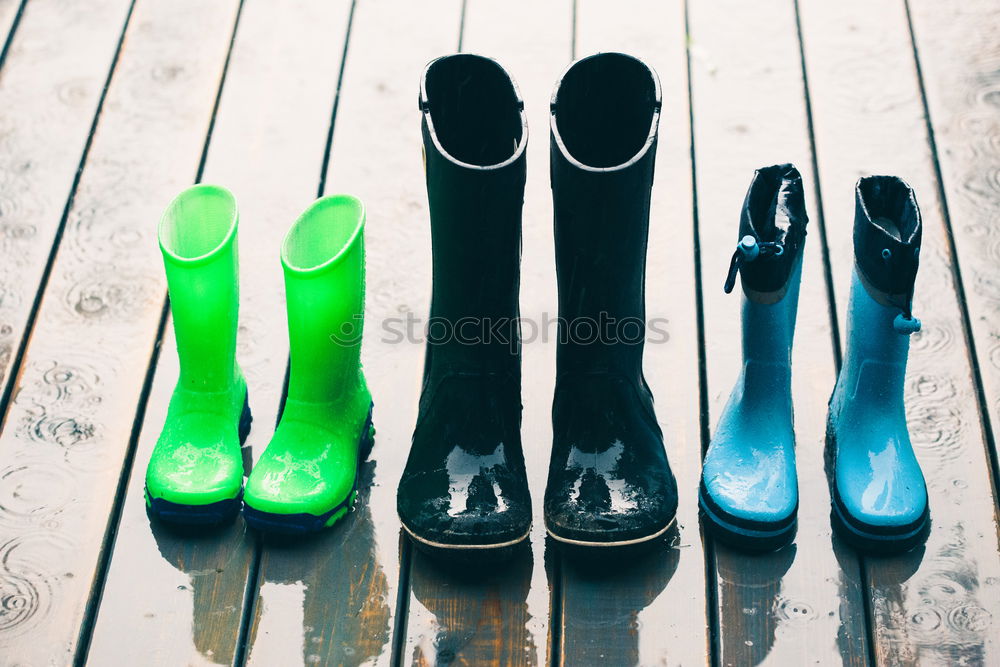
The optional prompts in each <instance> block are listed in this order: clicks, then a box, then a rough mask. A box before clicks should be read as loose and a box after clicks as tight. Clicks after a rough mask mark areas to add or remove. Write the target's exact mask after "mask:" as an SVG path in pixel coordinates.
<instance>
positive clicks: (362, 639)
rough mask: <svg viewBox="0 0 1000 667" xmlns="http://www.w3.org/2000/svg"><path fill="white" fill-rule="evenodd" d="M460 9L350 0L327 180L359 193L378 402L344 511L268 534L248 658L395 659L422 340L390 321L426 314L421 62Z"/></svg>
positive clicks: (371, 377)
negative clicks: (298, 530)
mask: <svg viewBox="0 0 1000 667" xmlns="http://www.w3.org/2000/svg"><path fill="white" fill-rule="evenodd" d="M460 15H461V6H460V3H459V2H457V1H456V0H448V1H446V2H445V1H440V0H439V1H436V2H424V3H412V2H405V1H403V0H396V1H393V2H386V1H384V0H374V1H373V0H359V1H358V2H357V3H356V6H355V9H354V17H353V19H352V27H351V36H350V43H349V46H348V50H347V60H346V62H345V70H344V78H343V82H342V85H341V90H340V100H339V103H338V106H337V116H336V125H335V129H334V133H333V144H332V147H331V154H330V162H329V166H328V170H327V175H326V181H325V188H326V192H327V193H335V192H348V193H351V194H354V195H357V196H359V197H361V199H363V200H364V201H365V203H366V206H367V213H368V222H367V227H366V232H365V233H366V253H367V266H368V269H367V290H366V315H365V318H366V332H365V342H364V347H363V350H362V360H363V363H364V368H365V374H366V376H367V379H368V384H369V386H370V387H371V390H372V395H373V397H374V401H375V412H374V421H375V427H376V430H377V433H376V442H375V449H374V452H373V454H372V457H371V462H369V463H368V464H367V465H366V466H365V468H364V475H365V480H366V481H367V482H369V483H367V484H366V485H365V491H364V492H363V494H362V496H361V498H360V499H359V502H358V505H357V508H356V510H355V511H354V512H353V513H351V514H349V515H348V516H347V517H346V518H345V519H344V520H343V521H342V522H341V523H340V524H338V525H337V526H336V527H335V528H334V529H333V530H331V531H329V532H327V533H325V534H324V535H322V536H320V537H319V538H318V539H314V540H309V541H304V542H301V543H298V544H293V545H285V546H281V545H278V544H266V545H265V549H264V552H263V556H262V559H261V563H260V587H259V590H258V591H257V601H256V605H255V609H254V615H253V617H252V619H251V623H252V624H251V628H250V637H249V641H250V645H249V647H248V650H247V654H248V659H249V662H250V663H252V664H259V665H271V664H275V662H276V658H277V657H280V658H281V664H298V663H307V664H331V665H361V664H387V663H389V662H390V660H391V654H392V650H393V643H392V641H391V639H392V632H393V627H394V625H395V624H396V623H397V622H398V623H400V624H401V623H402V622H401V621H395V620H393V619H394V618H395V616H396V609H397V596H399V595H402V596H404V599H405V596H407V595H408V592H407V591H405V590H403V591H400V590H399V572H400V564H399V550H398V544H399V521H398V518H397V516H396V484H397V483H398V481H399V476H400V474H401V473H402V469H403V464H404V462H405V460H406V455H407V452H408V451H409V446H410V436H411V433H412V429H413V423H414V420H415V418H416V405H417V398H418V393H419V387H420V369H421V364H422V360H423V347H422V346H421V345H420V344H417V343H411V342H408V341H406V340H402V341H400V340H396V336H395V335H394V334H393V332H394V331H401V330H402V329H401V323H402V322H403V318H405V317H406V315H407V313H413V315H414V316H415V317H421V318H423V317H426V312H427V300H428V295H429V293H430V236H429V232H428V228H427V207H426V196H425V194H424V178H423V171H422V167H421V160H420V131H419V114H418V113H417V110H416V101H415V100H416V95H417V87H418V81H419V76H420V72H421V70H422V68H423V66H424V63H426V62H427V61H428V60H430V59H431V58H433V57H435V56H438V55H441V54H442V53H447V52H450V51H452V50H454V49H455V47H456V45H457V43H458V35H459V21H460ZM397 320H398V321H397ZM417 330H418V331H419V328H418V329H417ZM396 631H397V632H404V631H405V625H401V627H399V628H397V630H396ZM289 633H292V634H289ZM290 636H291V637H294V638H295V639H294V642H293V643H294V644H295V645H296V648H295V649H293V650H292V651H291V653H292V654H291V655H290V654H289V651H288V648H287V647H288V644H289V637H290ZM300 638H301V646H302V648H301V650H300V649H298V645H299V643H300Z"/></svg>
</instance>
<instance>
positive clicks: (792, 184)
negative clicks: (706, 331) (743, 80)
mask: <svg viewBox="0 0 1000 667" xmlns="http://www.w3.org/2000/svg"><path fill="white" fill-rule="evenodd" d="M808 222H809V217H808V215H807V214H806V209H805V196H804V193H803V190H802V177H801V175H800V174H799V171H798V170H797V169H796V168H795V166H794V165H791V164H779V165H773V166H770V167H764V168H762V169H758V170H757V171H756V172H754V177H753V180H752V181H751V183H750V187H749V189H748V190H747V194H746V197H745V199H744V201H743V209H742V211H741V213H740V228H739V243H738V244H737V249H736V252H735V253H734V255H733V261H732V263H731V269H730V275H729V278H728V280H727V285H726V286H727V289H729V288H731V286H732V281H733V280H734V279H735V271H737V270H738V271H739V274H740V283H741V285H742V287H743V301H742V303H743V307H742V314H743V360H744V361H750V360H754V361H758V362H762V363H766V364H777V365H780V366H784V367H790V366H791V352H792V342H793V339H794V334H795V319H796V314H797V312H798V302H799V284H800V283H801V280H802V261H803V251H804V249H805V237H806V226H807V224H808Z"/></svg>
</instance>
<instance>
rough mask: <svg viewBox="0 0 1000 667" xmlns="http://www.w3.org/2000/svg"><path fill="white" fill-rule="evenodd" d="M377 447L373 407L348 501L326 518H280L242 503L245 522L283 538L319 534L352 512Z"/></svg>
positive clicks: (361, 440) (364, 428)
mask: <svg viewBox="0 0 1000 667" xmlns="http://www.w3.org/2000/svg"><path fill="white" fill-rule="evenodd" d="M374 446H375V432H374V429H373V428H372V407H369V408H368V417H367V418H366V419H365V423H364V426H362V427H361V435H360V437H359V439H358V460H357V464H356V467H355V470H354V486H353V487H352V488H351V493H350V494H348V496H347V498H346V499H345V500H344V501H343V502H341V503H338V504H337V505H336V506H335V507H333V508H332V509H330V510H328V511H326V512H324V513H323V514H320V515H316V514H308V513H304V512H303V513H298V514H279V513H276V512H265V511H263V510H258V509H254V508H253V507H251V506H250V505H249V504H248V503H247V502H246V501H245V500H244V502H243V519H244V521H246V523H247V525H248V526H249V527H251V528H253V529H255V530H258V531H260V532H262V533H270V534H280V535H308V534H310V533H318V532H320V531H322V530H324V529H326V528H329V527H330V526H332V525H334V524H335V523H337V522H338V521H339V520H340V519H342V518H343V517H344V516H345V515H346V514H347V513H348V512H349V511H351V510H352V509H354V504H355V503H356V502H357V499H358V485H359V483H360V481H361V464H362V463H364V462H365V461H366V460H367V459H368V456H369V455H370V454H371V452H372V448H373V447H374Z"/></svg>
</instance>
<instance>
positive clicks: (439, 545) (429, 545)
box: [400, 521, 531, 553]
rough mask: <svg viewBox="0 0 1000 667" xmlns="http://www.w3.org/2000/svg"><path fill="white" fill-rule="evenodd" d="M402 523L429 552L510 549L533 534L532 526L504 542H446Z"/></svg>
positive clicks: (418, 545) (409, 534)
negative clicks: (432, 538) (428, 536)
mask: <svg viewBox="0 0 1000 667" xmlns="http://www.w3.org/2000/svg"><path fill="white" fill-rule="evenodd" d="M400 525H401V526H403V530H404V531H405V532H406V534H407V536H409V538H410V539H411V540H413V542H414V543H415V544H416V546H417V547H418V548H419V549H421V550H422V551H427V552H428V553H439V552H473V551H490V550H499V549H509V548H512V547H516V546H517V545H518V544H521V543H522V542H524V541H525V540H526V539H528V536H529V535H531V528H528V530H527V531H526V532H525V533H524V535H521V536H520V537H516V538H514V539H512V540H506V541H504V542H491V543H489V544H447V543H445V542H435V541H434V540H429V539H427V538H425V537H420V536H419V535H417V534H416V533H414V532H413V531H412V530H410V529H409V527H407V525H406V524H405V523H403V522H402V521H400Z"/></svg>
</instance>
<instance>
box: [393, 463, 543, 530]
mask: <svg viewBox="0 0 1000 667" xmlns="http://www.w3.org/2000/svg"><path fill="white" fill-rule="evenodd" d="M445 477H446V476H445ZM440 478H441V474H440V473H435V472H428V473H417V474H412V475H408V476H404V478H403V480H402V481H401V482H400V486H399V493H398V494H397V511H398V513H399V518H400V520H401V522H402V524H403V527H404V528H405V529H406V532H407V533H409V534H410V535H411V536H412V537H413V538H414V539H416V540H417V541H418V542H421V543H423V544H425V545H427V546H431V547H436V548H443V549H448V548H457V549H461V548H472V549H474V548H493V547H499V546H509V545H511V544H513V543H517V542H519V541H521V540H523V539H525V538H526V537H527V536H528V532H529V530H530V528H531V505H530V500H528V498H529V496H528V495H527V489H524V490H523V493H505V492H504V490H503V489H501V488H500V487H499V486H496V485H493V484H490V485H488V486H487V487H486V488H477V487H480V486H482V484H477V483H476V482H477V480H473V482H472V483H471V484H469V485H468V488H467V489H465V491H466V492H465V493H460V492H459V490H456V488H455V487H454V486H450V485H448V484H447V483H446V484H445V486H444V487H443V488H444V490H443V491H441V489H442V485H441V484H440V483H439V482H441V479H440ZM445 481H446V480H445ZM498 491H499V492H498Z"/></svg>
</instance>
